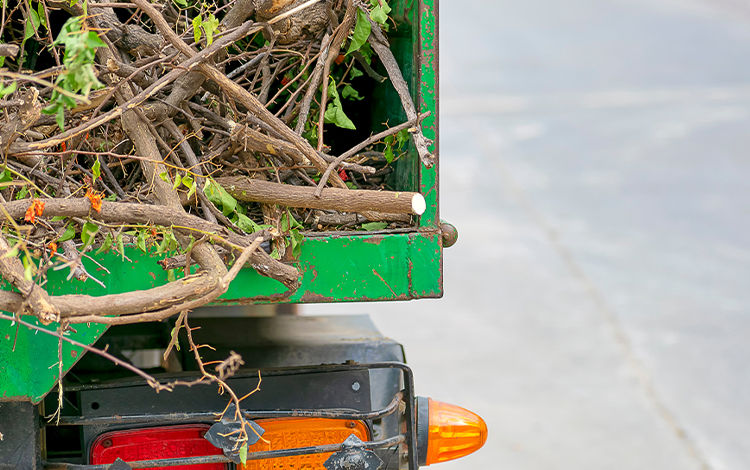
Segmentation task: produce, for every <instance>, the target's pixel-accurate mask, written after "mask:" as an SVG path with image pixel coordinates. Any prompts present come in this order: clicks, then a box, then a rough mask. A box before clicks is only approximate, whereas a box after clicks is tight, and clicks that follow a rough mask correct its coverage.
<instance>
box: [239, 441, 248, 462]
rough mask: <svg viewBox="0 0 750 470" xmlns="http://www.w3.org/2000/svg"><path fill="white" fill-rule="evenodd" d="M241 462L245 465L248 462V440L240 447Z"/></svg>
mask: <svg viewBox="0 0 750 470" xmlns="http://www.w3.org/2000/svg"><path fill="white" fill-rule="evenodd" d="M240 462H242V464H243V465H244V464H245V462H247V442H245V443H244V444H242V447H240Z"/></svg>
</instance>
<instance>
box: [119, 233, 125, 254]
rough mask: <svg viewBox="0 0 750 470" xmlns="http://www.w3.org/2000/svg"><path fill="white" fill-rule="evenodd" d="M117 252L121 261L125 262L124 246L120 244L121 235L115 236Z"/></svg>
mask: <svg viewBox="0 0 750 470" xmlns="http://www.w3.org/2000/svg"><path fill="white" fill-rule="evenodd" d="M117 251H118V252H119V253H120V255H122V260H123V261H125V246H124V244H123V243H122V234H121V233H118V234H117Z"/></svg>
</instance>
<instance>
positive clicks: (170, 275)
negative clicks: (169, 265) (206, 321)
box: [167, 269, 180, 351]
mask: <svg viewBox="0 0 750 470" xmlns="http://www.w3.org/2000/svg"><path fill="white" fill-rule="evenodd" d="M176 280H177V276H175V274H174V269H169V270H167V281H169V282H174V281H176ZM178 343H179V341H178V342H177V343H175V345H174V346H175V348H177V350H178V351H179V350H180V348H179V346H177V344H178Z"/></svg>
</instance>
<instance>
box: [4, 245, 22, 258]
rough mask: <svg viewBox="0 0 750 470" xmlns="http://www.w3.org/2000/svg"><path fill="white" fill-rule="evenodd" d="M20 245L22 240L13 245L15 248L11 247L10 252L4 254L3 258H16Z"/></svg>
mask: <svg viewBox="0 0 750 470" xmlns="http://www.w3.org/2000/svg"><path fill="white" fill-rule="evenodd" d="M19 246H21V242H20V241H19V242H18V243H16V244H15V245H14V246H13V248H11V249H10V250H8V252H7V253H5V254H4V255H3V258H15V257H16V256H18V247H19Z"/></svg>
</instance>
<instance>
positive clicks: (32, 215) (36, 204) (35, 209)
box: [23, 199, 44, 224]
mask: <svg viewBox="0 0 750 470" xmlns="http://www.w3.org/2000/svg"><path fill="white" fill-rule="evenodd" d="M42 212H44V203H43V202H42V201H40V200H39V199H34V200H33V201H32V203H31V205H30V206H29V208H28V209H26V215H24V217H23V220H25V221H26V222H31V223H32V224H33V223H36V218H37V216H40V215H42Z"/></svg>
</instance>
